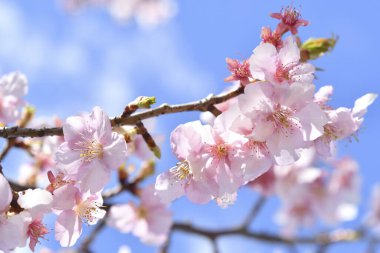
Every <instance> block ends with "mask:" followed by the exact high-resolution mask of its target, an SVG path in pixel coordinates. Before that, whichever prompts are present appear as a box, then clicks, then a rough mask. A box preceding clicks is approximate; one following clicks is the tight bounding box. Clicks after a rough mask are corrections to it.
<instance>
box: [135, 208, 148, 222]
mask: <svg viewBox="0 0 380 253" xmlns="http://www.w3.org/2000/svg"><path fill="white" fill-rule="evenodd" d="M147 216H148V210H147V209H146V208H144V207H142V206H140V207H139V208H138V209H137V217H139V218H140V219H145V218H146V217H147Z"/></svg>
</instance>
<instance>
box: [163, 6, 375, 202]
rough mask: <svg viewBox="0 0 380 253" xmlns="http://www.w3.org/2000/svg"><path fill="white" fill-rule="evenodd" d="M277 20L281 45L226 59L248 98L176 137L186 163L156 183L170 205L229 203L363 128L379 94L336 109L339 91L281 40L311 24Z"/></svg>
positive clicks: (290, 15) (287, 16) (294, 16)
mask: <svg viewBox="0 0 380 253" xmlns="http://www.w3.org/2000/svg"><path fill="white" fill-rule="evenodd" d="M272 17H275V18H278V19H280V23H279V25H278V26H277V28H276V30H275V32H274V34H276V36H277V35H278V38H277V37H276V38H277V39H276V41H275V42H274V39H268V38H267V37H268V36H267V35H265V36H262V39H263V41H262V43H261V44H260V45H258V46H257V47H256V48H255V49H254V50H253V54H252V55H251V57H250V58H249V59H247V60H245V61H243V63H239V61H237V60H232V59H227V63H228V68H229V70H230V71H231V73H232V74H231V76H229V77H228V78H226V81H240V85H241V86H243V87H244V93H243V94H241V95H239V96H238V97H237V98H236V99H234V100H231V101H229V103H228V104H226V103H224V105H223V106H220V108H221V114H220V115H218V116H217V117H216V118H214V119H213V120H210V118H208V122H210V124H207V125H203V124H201V122H199V121H194V122H189V123H186V124H183V125H180V126H178V127H177V128H176V129H175V130H174V131H173V132H172V134H171V147H172V150H173V153H174V154H175V155H176V156H177V158H178V160H179V162H178V164H177V165H176V166H175V167H173V168H171V169H170V170H169V171H167V172H164V173H162V174H160V175H159V176H158V177H157V180H156V193H157V195H158V196H160V198H161V199H162V200H163V201H164V202H170V201H172V200H174V199H176V198H178V197H180V196H182V195H186V196H187V197H188V198H189V199H190V200H191V201H193V202H195V203H207V202H209V201H210V200H212V199H215V200H216V201H217V203H218V204H220V205H221V206H226V205H229V204H231V203H233V202H234V200H235V199H236V192H237V190H238V189H239V188H240V187H241V186H243V185H245V184H247V183H248V182H250V181H252V180H255V179H256V178H257V177H259V176H260V175H261V174H263V173H264V172H266V171H268V170H270V169H271V168H273V167H276V168H280V169H279V170H285V169H281V168H282V167H283V166H293V164H294V163H295V162H296V161H298V160H299V159H300V157H301V155H302V154H303V153H304V152H305V150H307V149H310V148H314V149H315V150H316V152H317V154H318V155H319V156H320V157H323V158H327V157H330V156H331V155H332V153H333V148H334V145H335V143H336V141H337V140H341V139H344V138H348V137H351V136H355V135H356V133H357V131H358V130H359V128H360V126H361V124H362V122H363V116H364V114H365V113H366V111H367V107H368V106H369V105H370V104H371V103H372V102H373V101H374V100H375V99H376V97H377V95H375V94H367V95H364V96H363V97H361V98H359V99H357V100H356V101H355V105H354V107H353V108H352V109H349V108H344V107H339V108H337V109H334V108H332V107H331V106H329V105H328V101H329V99H330V96H331V94H332V87H331V86H324V87H322V88H320V89H319V91H318V92H316V88H315V85H314V83H313V81H314V72H315V67H314V66H313V65H312V64H310V63H307V62H303V61H301V53H300V48H299V45H298V43H297V41H296V38H295V37H293V36H289V37H287V38H285V39H284V40H282V35H283V34H285V33H286V32H288V31H291V33H292V34H296V33H297V28H298V27H299V26H302V25H303V26H304V25H307V24H308V22H307V21H305V20H301V19H299V18H300V15H299V13H298V11H296V10H295V9H293V8H291V7H289V8H286V9H284V10H283V12H282V13H277V14H272ZM216 107H217V108H218V105H217V106H216ZM307 174H309V172H308V173H307ZM311 174H313V173H311Z"/></svg>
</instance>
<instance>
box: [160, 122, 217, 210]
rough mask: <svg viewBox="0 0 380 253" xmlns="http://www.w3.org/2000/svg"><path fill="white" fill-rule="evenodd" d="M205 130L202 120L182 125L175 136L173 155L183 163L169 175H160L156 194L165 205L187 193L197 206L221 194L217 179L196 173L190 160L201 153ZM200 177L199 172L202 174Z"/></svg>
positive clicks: (173, 135)
mask: <svg viewBox="0 0 380 253" xmlns="http://www.w3.org/2000/svg"><path fill="white" fill-rule="evenodd" d="M203 130H204V128H203V126H202V124H201V123H200V122H199V121H194V122H189V123H186V124H183V125H179V126H178V127H177V128H176V129H175V130H174V131H173V132H172V134H171V137H170V140H171V147H172V150H173V153H174V154H175V155H176V156H177V158H178V159H179V160H180V162H179V163H177V165H176V166H175V167H173V168H171V169H170V170H169V171H168V172H164V173H162V174H160V175H159V176H158V177H157V179H156V185H155V189H156V193H157V195H158V196H159V197H160V198H161V200H162V201H163V202H165V203H169V202H170V201H172V200H174V199H176V198H178V197H180V196H182V195H184V194H186V196H187V197H188V198H189V199H190V200H191V201H193V202H195V203H200V204H201V203H207V202H208V201H210V200H211V199H212V196H213V195H215V194H216V192H217V184H216V182H215V180H214V179H213V178H211V177H209V176H207V175H202V176H201V175H199V176H198V178H195V176H194V173H195V171H194V170H196V169H199V168H198V167H194V166H193V164H192V163H191V162H189V158H190V157H191V156H194V155H193V154H201V152H202V151H201V149H202V146H203V143H202V134H203V132H204V131H203ZM198 174H199V173H198Z"/></svg>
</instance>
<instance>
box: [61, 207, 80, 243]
mask: <svg viewBox="0 0 380 253" xmlns="http://www.w3.org/2000/svg"><path fill="white" fill-rule="evenodd" d="M81 234H82V221H81V220H80V218H79V217H78V216H77V215H76V213H75V212H74V211H73V210H66V211H63V212H62V213H61V214H60V215H59V216H58V218H57V221H56V223H55V239H56V240H58V241H59V243H60V244H61V246H62V247H71V246H73V245H74V244H75V243H76V241H77V240H78V238H79V237H80V235H81Z"/></svg>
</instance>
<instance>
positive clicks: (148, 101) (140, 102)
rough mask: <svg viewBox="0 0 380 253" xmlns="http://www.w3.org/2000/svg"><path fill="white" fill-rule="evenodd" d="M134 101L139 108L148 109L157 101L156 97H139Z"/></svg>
mask: <svg viewBox="0 0 380 253" xmlns="http://www.w3.org/2000/svg"><path fill="white" fill-rule="evenodd" d="M132 103H135V104H136V105H137V106H138V108H139V109H147V108H150V106H151V105H153V104H155V103H156V97H144V96H141V97H138V98H136V100H135V101H134V102H132Z"/></svg>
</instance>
